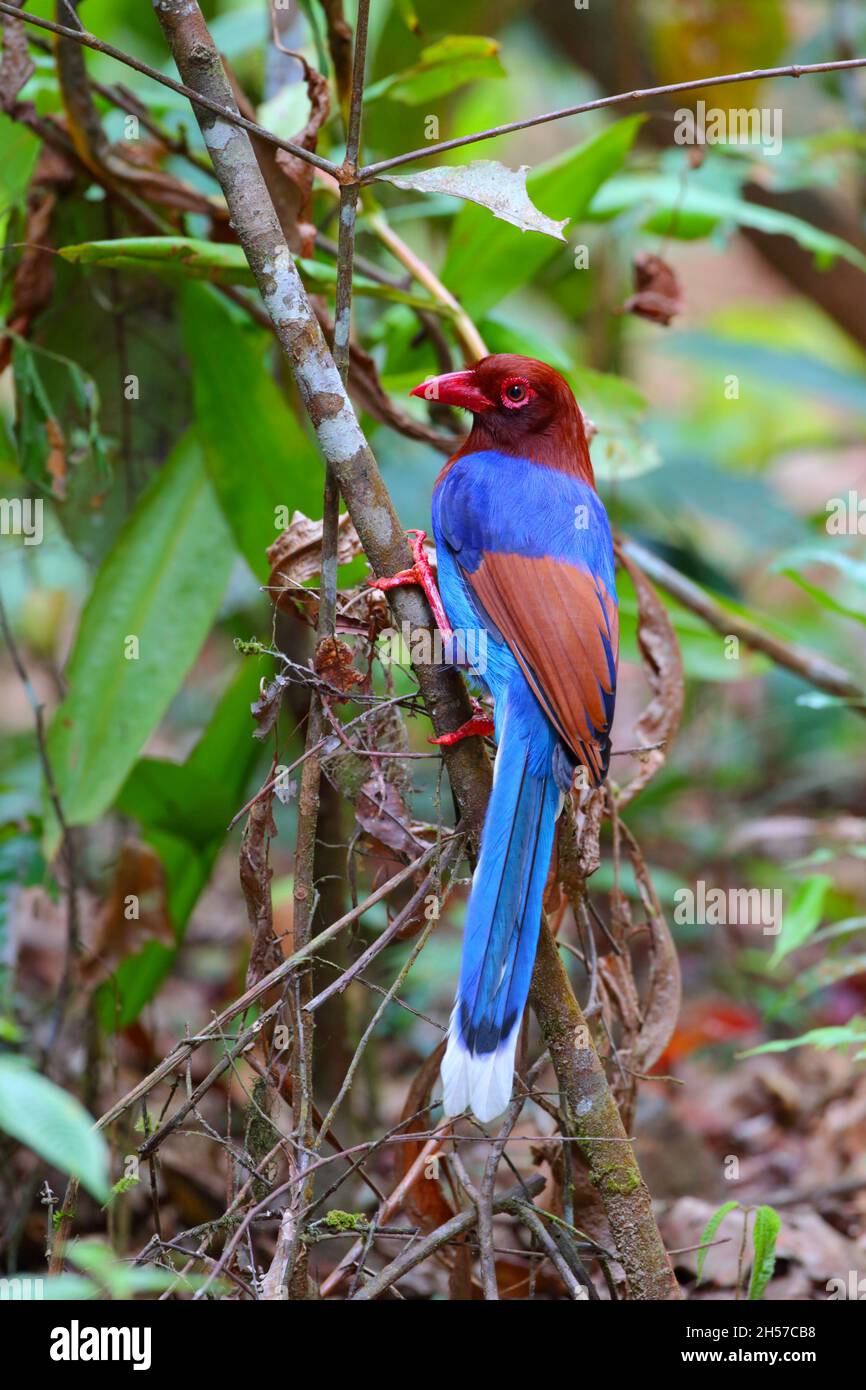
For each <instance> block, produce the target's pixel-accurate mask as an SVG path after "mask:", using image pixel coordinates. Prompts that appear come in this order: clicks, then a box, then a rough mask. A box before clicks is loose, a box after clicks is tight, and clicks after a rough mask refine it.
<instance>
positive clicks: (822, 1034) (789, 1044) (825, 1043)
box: [739, 1018, 866, 1057]
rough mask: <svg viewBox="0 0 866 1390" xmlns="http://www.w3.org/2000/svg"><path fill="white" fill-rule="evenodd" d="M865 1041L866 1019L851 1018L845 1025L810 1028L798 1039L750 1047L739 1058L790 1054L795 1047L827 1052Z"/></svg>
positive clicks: (780, 1039) (786, 1039)
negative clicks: (815, 1048) (773, 1053)
mask: <svg viewBox="0 0 866 1390" xmlns="http://www.w3.org/2000/svg"><path fill="white" fill-rule="evenodd" d="M864 1041H866V1018H852V1019H851V1020H850V1022H848V1023H845V1024H831V1025H829V1026H828V1027H826V1028H812V1029H810V1031H809V1032H808V1033H802V1034H801V1035H800V1037H799V1038H776V1039H775V1040H774V1041H773V1042H767V1043H761V1045H760V1047H750V1048H749V1050H748V1051H747V1052H741V1053H740V1054H739V1055H740V1056H741V1057H757V1056H759V1055H760V1054H761V1053H764V1052H791V1051H792V1050H793V1049H794V1048H796V1047H818V1048H820V1049H821V1050H822V1051H827V1050H828V1049H829V1048H831V1047H849V1046H855V1045H859V1044H861V1043H863V1042H864Z"/></svg>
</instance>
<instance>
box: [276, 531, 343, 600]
mask: <svg viewBox="0 0 866 1390" xmlns="http://www.w3.org/2000/svg"><path fill="white" fill-rule="evenodd" d="M361 550H362V547H361V542H360V541H359V539H358V533H357V531H356V530H355V528H354V526H353V525H352V523H351V521H350V520H349V514H348V512H344V513H343V514H342V516H341V517H340V521H339V526H338V529H337V562H338V564H341V565H347V564H348V563H349V561H350V560H354V558H355V556H356V555H360V554H361ZM267 555H268V562H269V564H270V566H271V577H270V579H269V580H268V586H269V589H270V594H271V601H272V602H273V603H274V605H275V607H278V608H285V607H287V606H288V607H290V606H291V601H292V599H295V598H298V597H301V598H303V597H304V595H302V594H301V595H299V592H298V591H299V590H300V589H302V587H303V585H304V584H305V583H306V582H307V580H309V579H313V578H314V577H315V576H316V575H317V574H320V573H321V569H322V523H321V521H313V520H311V518H310V517H308V516H304V513H303V512H294V513H293V515H292V519H291V521H290V522H289V524H288V526H287V527H286V529H285V531H283V532H282V534H281V535H279V536H278V537H277V539H276V540H275V541H274V543H273V545H271V546H269V547H268V551H267ZM306 597H307V598H311V599H313V602H314V603H315V598H314V596H313V595H306ZM316 606H318V605H316Z"/></svg>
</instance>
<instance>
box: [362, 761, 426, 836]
mask: <svg viewBox="0 0 866 1390" xmlns="http://www.w3.org/2000/svg"><path fill="white" fill-rule="evenodd" d="M355 815H356V816H357V818H358V824H359V825H360V826H361V828H362V829H363V830H364V831H365V832H366V834H368V835H372V836H373V838H374V839H376V840H380V841H381V842H382V844H383V845H387V846H388V848H389V849H393V850H395V851H396V852H397V853H398V854H405V855H415V854H417V853H418V847H419V842H418V839H417V837H416V836H415V835H414V834H413V833H412V830H411V828H410V822H411V815H410V812H409V807H408V806H407V805H406V802H405V801H404V800H403V796H402V794H401V792H400V789H399V787H397V786H396V785H395V783H394V782H390V781H386V780H385V778H384V777H382V776H380V775H374V776H372V777H370V778H369V779H368V780H367V781H366V782H365V783H364V785H363V787H362V788H361V791H360V793H359V795H358V801H357V804H356V806H355Z"/></svg>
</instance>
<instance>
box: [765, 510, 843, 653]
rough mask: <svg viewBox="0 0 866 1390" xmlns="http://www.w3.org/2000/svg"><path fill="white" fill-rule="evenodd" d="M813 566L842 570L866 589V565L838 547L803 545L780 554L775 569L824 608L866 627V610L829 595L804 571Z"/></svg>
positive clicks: (775, 562)
mask: <svg viewBox="0 0 866 1390" xmlns="http://www.w3.org/2000/svg"><path fill="white" fill-rule="evenodd" d="M834 500H838V501H839V502H840V505H842V499H834ZM810 565H829V566H830V567H831V568H833V569H836V570H838V571H839V573H840V574H841V575H842V577H843V578H844V579H847V580H848V581H849V582H850V583H851V584H852V585H854V586H855V587H857V588H859V589H863V590H866V562H864V561H863V560H858V559H856V558H855V556H853V555H849V554H847V553H846V552H845V551H842V550H837V549H836V548H835V546H831V545H803V546H798V547H797V549H795V550H790V551H786V553H785V554H784V555H780V556H779V557H778V558H777V559H776V560H775V561H774V563H773V565H772V567H771V568H772V569H773V571H774V572H775V573H776V574H784V575H785V576H786V577H787V578H788V579H790V580H792V581H793V582H794V583H795V584H797V585H799V587H800V588H801V589H803V590H804V591H805V593H807V594H809V595H811V597H812V598H813V599H815V600H816V602H817V603H820V605H821V607H822V608H827V609H829V611H830V612H831V613H838V614H840V615H841V616H842V617H844V618H853V619H854V621H855V622H858V623H862V624H863V625H864V626H866V608H854V607H852V606H851V604H848V603H843V602H842V601H841V599H838V598H836V596H835V595H834V594H831V593H828V592H827V590H826V589H822V588H821V586H820V585H819V584H815V583H814V581H813V580H811V579H807V578H806V577H805V575H804V574H803V569H804V568H806V567H808V566H810Z"/></svg>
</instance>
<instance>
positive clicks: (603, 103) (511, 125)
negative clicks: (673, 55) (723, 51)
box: [359, 58, 866, 183]
mask: <svg viewBox="0 0 866 1390" xmlns="http://www.w3.org/2000/svg"><path fill="white" fill-rule="evenodd" d="M862 67H866V58H842V59H837V60H835V61H833V62H827V63H791V64H789V65H788V66H787V67H781V68H751V69H750V70H749V71H748V72H726V73H722V74H720V75H719V76H716V77H693V78H690V79H689V81H688V82H668V83H667V84H666V85H665V86H663V87H637V88H635V90H634V91H631V92H617V93H616V94H615V95H613V96H607V97H596V99H595V100H594V101H582V102H579V103H578V104H577V105H576V106H562V107H560V108H559V109H558V110H556V111H545V112H544V113H543V114H542V115H540V116H526V117H525V118H524V119H523V120H522V121H507V122H506V123H505V124H504V125H497V126H491V127H490V128H489V129H488V130H477V131H476V132H475V133H474V134H473V135H458V136H457V137H456V139H454V140H440V141H439V142H438V144H435V145H427V147H426V148H422V149H417V150H410V151H409V152H408V153H407V154H398V155H395V156H394V157H393V159H381V160H379V161H378V163H376V164H368V165H366V166H365V168H363V169H361V170H360V171H359V178H360V179H361V182H362V183H369V182H370V181H371V179H374V178H376V176H377V175H378V174H383V173H384V172H385V170H386V169H397V168H399V166H400V165H401V164H413V163H414V162H415V160H417V159H428V158H429V157H430V155H433V154H444V153H445V151H446V150H459V149H461V148H462V147H463V146H464V145H477V144H478V143H479V142H480V141H481V140H495V139H496V138H497V137H498V136H500V135H511V134H513V133H514V131H516V130H529V129H530V128H531V127H532V126H536V125H547V124H549V122H550V121H561V120H564V119H565V117H566V116H582V115H584V113H585V112H587V111H603V110H605V109H606V108H607V107H608V106H624V105H627V104H631V103H634V102H639V101H648V100H649V98H650V97H660V96H669V95H670V94H671V93H672V92H694V91H700V90H701V89H702V88H704V87H724V86H728V85H729V84H733V83H735V82H757V81H761V80H764V79H766V78H770V77H806V76H807V75H809V74H811V73H816V72H849V71H850V70H851V69H852V68H862Z"/></svg>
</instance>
